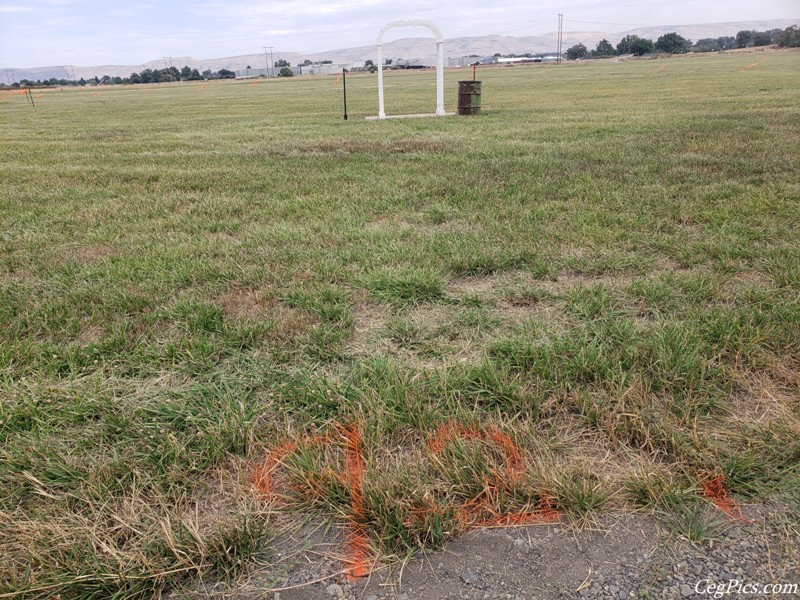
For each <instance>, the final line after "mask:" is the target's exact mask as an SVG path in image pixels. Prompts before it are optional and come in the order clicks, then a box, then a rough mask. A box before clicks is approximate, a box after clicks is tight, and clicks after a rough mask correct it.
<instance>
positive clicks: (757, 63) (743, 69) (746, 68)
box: [742, 58, 767, 71]
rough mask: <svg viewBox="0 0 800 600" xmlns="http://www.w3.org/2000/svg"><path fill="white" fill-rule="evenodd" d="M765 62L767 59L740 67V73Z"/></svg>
mask: <svg viewBox="0 0 800 600" xmlns="http://www.w3.org/2000/svg"><path fill="white" fill-rule="evenodd" d="M765 60H767V59H766V58H765V59H763V60H760V61H758V62H754V63H753V64H752V65H747V66H746V67H742V71H747V70H748V69H752V68H753V67H757V66H758V65H760V64H761V63H763V62H764V61H765Z"/></svg>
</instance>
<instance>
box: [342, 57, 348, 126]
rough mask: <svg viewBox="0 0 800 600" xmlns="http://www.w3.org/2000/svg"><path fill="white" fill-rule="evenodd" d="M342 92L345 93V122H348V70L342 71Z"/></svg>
mask: <svg viewBox="0 0 800 600" xmlns="http://www.w3.org/2000/svg"><path fill="white" fill-rule="evenodd" d="M342 91H343V92H344V120H345V121H347V69H342Z"/></svg>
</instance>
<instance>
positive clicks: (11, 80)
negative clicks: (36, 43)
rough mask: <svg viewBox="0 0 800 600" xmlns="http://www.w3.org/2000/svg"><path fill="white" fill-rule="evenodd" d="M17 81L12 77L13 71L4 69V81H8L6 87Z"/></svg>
mask: <svg viewBox="0 0 800 600" xmlns="http://www.w3.org/2000/svg"><path fill="white" fill-rule="evenodd" d="M16 80H17V78H16V77H15V76H14V71H13V70H12V69H6V81H8V85H11V84H12V83H14V82H15V81H16Z"/></svg>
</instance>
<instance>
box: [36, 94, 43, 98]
mask: <svg viewBox="0 0 800 600" xmlns="http://www.w3.org/2000/svg"><path fill="white" fill-rule="evenodd" d="M36 97H37V98H44V94H39V95H38V96H36Z"/></svg>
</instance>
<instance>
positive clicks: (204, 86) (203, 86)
mask: <svg viewBox="0 0 800 600" xmlns="http://www.w3.org/2000/svg"><path fill="white" fill-rule="evenodd" d="M207 87H208V84H207V83H204V84H203V85H201V86H200V88H199V89H198V90H197V91H198V92H200V91H202V90H204V89H206V88H207Z"/></svg>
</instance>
